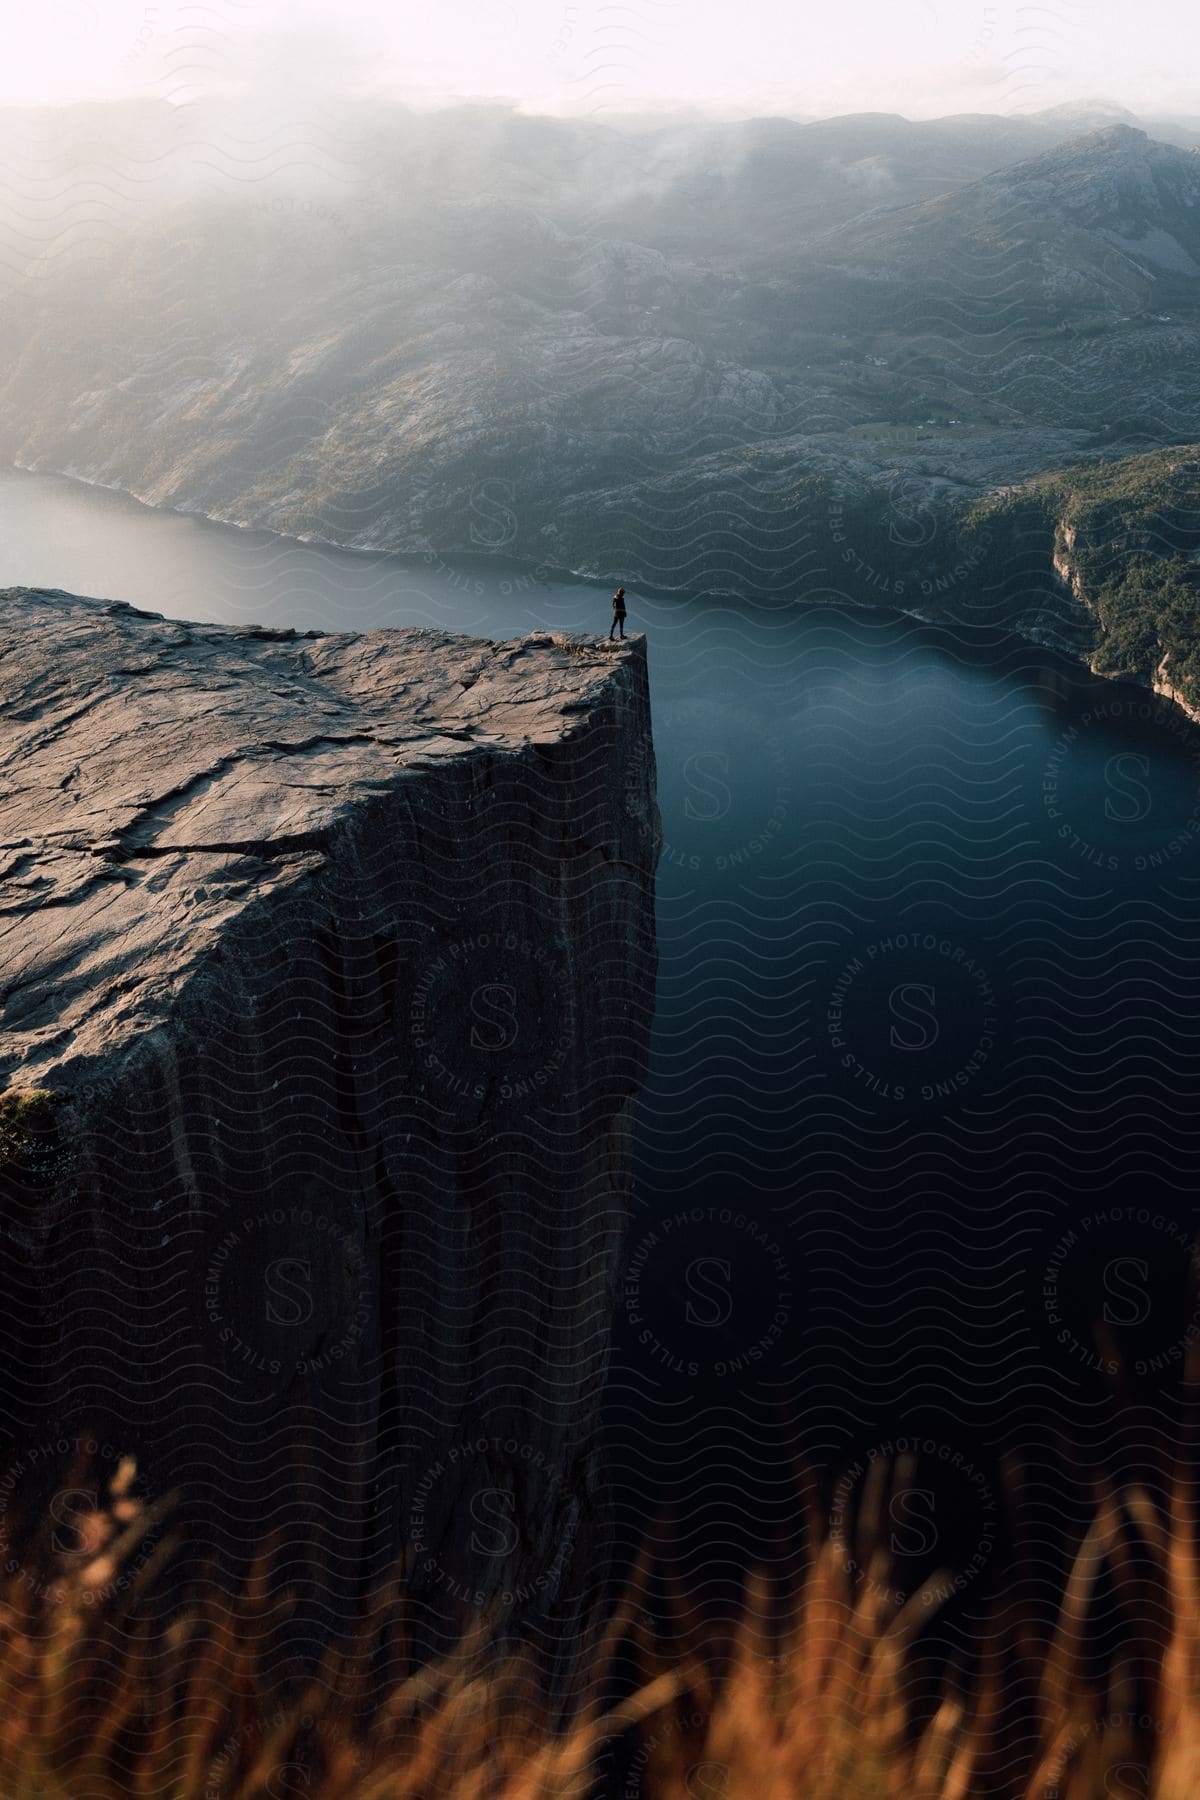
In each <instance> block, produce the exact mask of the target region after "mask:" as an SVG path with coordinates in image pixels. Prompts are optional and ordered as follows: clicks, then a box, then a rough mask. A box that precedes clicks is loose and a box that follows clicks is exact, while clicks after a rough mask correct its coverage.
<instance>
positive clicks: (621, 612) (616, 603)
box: [608, 588, 625, 638]
mask: <svg viewBox="0 0 1200 1800" xmlns="http://www.w3.org/2000/svg"><path fill="white" fill-rule="evenodd" d="M618 625H619V626H620V627H621V636H622V637H624V636H625V589H624V588H618V589H617V591H616V593H615V594H614V595H613V622H612V625H611V626H610V627H609V633H608V635H609V637H610V638H611V637H612V636H613V635H614V633H615V632H616V629H617V626H618Z"/></svg>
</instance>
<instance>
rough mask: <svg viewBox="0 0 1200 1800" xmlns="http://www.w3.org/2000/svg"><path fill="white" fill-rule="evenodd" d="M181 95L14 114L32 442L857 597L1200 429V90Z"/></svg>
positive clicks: (485, 541)
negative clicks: (867, 99) (1037, 496)
mask: <svg viewBox="0 0 1200 1800" xmlns="http://www.w3.org/2000/svg"><path fill="white" fill-rule="evenodd" d="M178 111H179V112H181V113H184V112H186V114H187V117H186V118H183V119H180V118H176V117H174V116H171V117H166V116H165V115H163V114H162V113H161V112H159V111H156V110H155V109H154V108H152V107H145V106H143V107H140V108H138V109H133V110H132V111H130V112H123V111H122V109H120V108H117V109H107V110H105V109H95V108H90V109H79V110H77V111H72V112H71V113H70V114H69V115H66V116H63V117H61V118H59V120H58V123H57V125H56V126H53V127H52V125H51V124H50V123H48V122H47V120H46V119H45V118H44V117H42V116H40V115H39V116H38V117H37V120H36V122H30V121H29V120H25V121H24V123H22V121H19V120H18V121H15V122H14V119H13V117H12V116H11V115H10V116H9V118H8V119H7V120H6V121H0V123H2V124H4V126H5V132H4V141H5V143H6V144H8V145H9V146H10V155H9V173H10V179H9V183H8V198H7V203H6V206H5V209H4V211H5V217H6V220H7V224H6V226H5V228H4V236H3V248H4V251H5V254H4V258H3V266H4V270H5V272H6V286H7V296H6V302H5V307H4V311H3V317H2V320H0V345H2V347H3V350H4V353H5V354H4V374H3V376H2V377H0V453H3V454H5V455H6V456H7V457H8V458H9V459H10V460H11V461H13V462H16V463H19V464H21V465H22V466H25V467H30V468H38V469H54V470H59V471H63V472H66V473H71V474H76V475H79V476H81V477H83V478H85V479H87V480H91V481H98V482H104V483H108V484H111V485H115V486H120V487H123V488H126V489H129V490H131V491H132V492H135V493H137V494H139V495H140V496H141V497H143V498H144V499H147V500H149V501H152V502H154V503H156V504H163V505H170V506H176V507H181V508H184V509H186V510H193V511H201V512H204V513H208V514H211V515H212V516H215V517H220V518H226V519H234V520H237V521H239V522H253V523H255V524H259V525H266V526H269V527H272V528H274V529H276V530H279V531H281V532H286V533H293V534H297V535H301V536H315V537H324V538H329V539H331V540H334V541H337V542H342V543H353V544H358V545H363V546H377V547H387V548H390V549H397V550H414V551H418V550H424V551H430V550H436V551H437V552H438V553H440V554H444V555H462V554H470V553H476V554H486V553H490V552H503V553H505V554H509V555H514V556H519V557H525V558H528V559H530V560H533V561H537V562H541V563H545V564H546V565H548V566H552V567H555V568H559V569H574V570H578V571H581V572H588V573H596V574H602V575H612V576H621V577H623V578H624V579H626V580H627V581H633V582H640V583H643V584H653V585H656V586H659V587H663V588H701V587H710V588H722V589H726V590H731V591H736V592H743V593H748V594H753V595H758V596H764V595H788V596H790V595H809V596H836V595H839V594H840V595H850V596H852V597H858V596H859V595H860V593H863V592H868V593H876V594H879V593H887V592H888V591H889V589H895V588H896V586H897V585H898V584H899V586H901V587H907V588H908V590H909V593H910V594H911V592H913V591H921V592H923V591H924V590H925V589H928V590H929V591H930V592H936V591H938V588H937V584H938V583H939V581H940V582H942V583H943V584H944V583H945V581H946V579H947V571H953V570H958V569H960V568H961V566H962V556H963V544H964V541H969V540H971V537H972V534H971V529H970V527H969V526H967V527H965V530H966V539H964V535H963V533H964V519H965V517H966V514H967V513H968V512H969V509H970V508H971V507H972V506H973V505H975V504H976V503H977V502H979V501H981V500H982V499H984V498H985V497H986V496H987V495H989V494H993V493H995V492H996V491H997V490H999V489H1004V488H1009V487H1012V486H1014V485H1016V484H1019V483H1022V482H1024V481H1027V480H1029V479H1030V478H1035V477H1039V476H1043V475H1046V474H1048V473H1050V472H1052V471H1056V470H1061V469H1063V468H1069V467H1072V466H1083V465H1092V464H1096V463H1107V462H1109V461H1111V460H1113V459H1114V458H1121V457H1130V456H1144V455H1145V454H1146V453H1147V452H1150V451H1152V450H1154V449H1156V448H1159V447H1162V446H1169V445H1181V444H1183V445H1186V444H1188V443H1190V442H1191V441H1192V440H1193V439H1195V438H1196V437H1197V436H1200V430H1198V428H1197V418H1198V416H1200V356H1198V355H1197V351H1198V350H1200V340H1198V330H1200V308H1198V306H1197V301H1198V299H1200V284H1198V278H1200V156H1198V155H1197V153H1196V148H1197V145H1200V137H1197V138H1194V139H1193V138H1192V137H1191V136H1190V135H1189V128H1188V127H1187V126H1184V125H1172V126H1162V127H1157V128H1156V130H1157V131H1162V132H1166V133H1167V134H1168V135H1170V136H1172V137H1174V139H1175V140H1176V141H1174V142H1166V141H1164V140H1163V138H1162V136H1160V135H1152V134H1151V132H1149V131H1147V130H1145V129H1143V128H1142V127H1141V126H1140V125H1138V124H1137V123H1135V122H1131V121H1130V118H1129V116H1127V115H1121V114H1118V115H1117V116H1116V117H1114V116H1113V113H1112V109H1106V108H1104V107H1095V108H1092V109H1090V110H1085V111H1084V112H1083V113H1080V112H1079V111H1078V110H1077V109H1068V110H1067V111H1066V113H1065V114H1064V113H1063V112H1062V111H1061V110H1056V111H1054V112H1051V113H1046V114H1035V115H1030V116H1026V117H1021V118H993V117H988V116H984V115H979V116H965V117H958V118H950V119H942V120H935V121H929V122H923V123H914V122H911V121H907V120H904V119H902V118H899V117H896V116H892V115H879V114H866V115H856V116H851V117H847V118H839V119H832V120H825V121H817V122H812V123H807V124H800V123H797V122H795V121H790V120H785V119H763V120H752V121H748V122H744V123H734V124H720V123H706V122H696V121H690V122H686V123H683V124H677V125H672V124H667V125H662V124H658V125H654V126H646V127H644V128H640V129H639V128H636V127H635V126H632V125H629V126H626V127H625V128H623V129H617V128H615V127H612V126H608V125H602V124H596V123H591V122H582V123H581V122H578V121H564V120H553V119H546V118H532V117H524V116H522V115H518V114H515V113H512V112H509V111H506V110H504V109H502V108H496V107H479V108H466V109H451V110H448V111H445V112H441V113H430V114H423V115H422V114H416V113H412V112H408V111H406V110H404V109H401V108H386V109H384V108H376V109H374V110H370V111H367V112H365V113H361V114H346V115H344V116H341V115H339V117H338V118H336V119H334V120H333V121H329V120H326V121H324V124H323V135H322V136H321V139H320V142H319V145H318V146H317V149H316V150H315V151H314V149H313V146H312V144H309V145H308V146H307V148H306V149H305V153H304V155H303V156H301V154H300V150H301V146H300V144H299V140H298V139H296V138H295V137H292V138H289V137H287V135H286V134H283V135H281V136H278V137H277V138H276V139H271V140H270V141H268V140H267V139H262V140H261V141H259V142H258V143H249V142H248V141H247V140H246V139H245V138H242V137H239V135H238V125H239V121H238V119H237V118H236V117H234V116H233V115H231V114H228V113H221V112H219V111H212V112H210V113H209V114H208V115H206V116H201V115H197V114H196V112H195V111H194V109H190V108H189V109H178ZM22 131H24V132H25V134H26V136H25V139H22V138H21V132H22ZM30 133H40V136H38V137H37V138H36V142H37V144H38V145H40V150H39V152H38V154H36V155H35V154H34V153H33V152H32V151H31V150H30V149H29V145H30V143H31V142H33V139H32V138H30V136H29V134H30ZM21 143H24V146H25V148H24V152H23V153H22V154H23V156H24V160H23V161H22V159H21V157H19V156H18V155H17V153H16V151H15V150H11V146H12V145H20V144H21ZM106 159H107V160H106ZM22 170H23V171H24V175H23V176H22V179H21V180H20V181H19V180H18V179H17V176H18V174H20V173H21V171H22ZM31 172H32V173H31ZM102 174H104V175H106V176H107V191H108V194H109V198H108V200H107V201H105V203H104V204H103V205H102V204H101V203H100V202H99V200H96V199H95V195H96V193H98V192H99V189H100V187H101V186H103V182H102V181H101V175H102ZM22 183H23V185H22ZM64 202H65V204H64ZM850 520H853V522H854V529H855V531H856V532H857V533H858V540H857V541H858V542H859V544H860V550H859V552H858V561H859V562H861V563H862V564H863V565H864V566H863V567H862V568H859V567H857V566H856V564H855V560H854V553H853V550H852V547H851V554H850V556H848V555H847V545H846V543H845V538H846V525H847V522H848V521H850ZM867 543H869V544H870V546H871V548H870V554H869V555H866V554H865V553H864V552H863V550H862V549H861V546H862V545H865V544H867ZM968 566H970V565H968ZM950 585H951V586H953V587H954V588H955V589H956V590H957V591H959V592H960V593H961V592H962V591H964V590H965V588H966V587H967V586H968V585H969V584H968V583H966V582H964V580H963V578H962V577H961V575H957V576H955V578H954V580H953V582H951V584H950Z"/></svg>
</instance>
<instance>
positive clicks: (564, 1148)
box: [0, 590, 658, 1639]
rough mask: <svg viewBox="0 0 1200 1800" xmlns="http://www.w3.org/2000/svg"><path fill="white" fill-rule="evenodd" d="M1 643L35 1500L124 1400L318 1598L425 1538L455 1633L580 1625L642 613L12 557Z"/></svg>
mask: <svg viewBox="0 0 1200 1800" xmlns="http://www.w3.org/2000/svg"><path fill="white" fill-rule="evenodd" d="M0 651H2V654H0V779H2V781H3V795H4V798H3V809H2V814H0V822H2V828H3V838H2V845H3V848H2V851H0V984H2V985H0V1009H2V1010H0V1026H2V1038H0V1080H2V1081H3V1082H4V1083H5V1084H6V1086H7V1093H6V1095H5V1096H4V1097H3V1099H2V1100H0V1182H2V1184H3V1190H4V1214H3V1233H4V1236H3V1270H2V1279H3V1286H4V1290H5V1304H4V1308H3V1317H4V1332H5V1336H6V1339H7V1341H6V1343H5V1345H4V1353H5V1363H6V1366H7V1367H8V1368H9V1369H10V1370H12V1371H13V1374H12V1376H11V1378H10V1380H9V1383H8V1392H7V1393H6V1394H5V1396H4V1402H5V1410H4V1415H3V1427H4V1431H5V1433H6V1435H7V1436H8V1437H9V1438H10V1440H11V1442H12V1444H13V1447H14V1449H15V1451H16V1453H17V1462H16V1464H15V1467H16V1469H17V1477H16V1480H15V1482H14V1483H10V1485H9V1488H8V1490H7V1492H8V1495H9V1498H8V1499H6V1500H5V1506H6V1507H7V1506H10V1505H11V1506H12V1507H13V1508H14V1509H16V1508H17V1507H19V1505H20V1504H21V1502H22V1483H23V1482H24V1483H25V1485H26V1486H28V1487H30V1488H32V1485H33V1484H35V1482H36V1480H37V1479H38V1477H37V1475H36V1469H37V1468H39V1467H40V1468H42V1469H44V1468H45V1467H46V1466H48V1465H52V1466H55V1467H57V1466H59V1464H60V1463H61V1461H62V1457H63V1452H64V1448H70V1447H71V1446H72V1445H73V1443H74V1440H75V1439H76V1438H79V1437H84V1438H87V1437H88V1435H89V1434H91V1435H92V1436H94V1439H95V1441H96V1442H97V1443H98V1445H99V1454H100V1456H101V1457H102V1458H103V1457H104V1456H106V1455H107V1456H111V1455H113V1454H115V1453H117V1452H118V1451H120V1450H124V1449H126V1448H128V1449H132V1450H133V1451H135V1452H136V1453H137V1454H138V1455H139V1458H140V1461H141V1464H142V1469H143V1474H144V1475H145V1477H146V1478H147V1480H148V1481H149V1482H150V1483H151V1484H152V1486H153V1487H154V1488H155V1489H156V1490H159V1491H162V1490H163V1489H165V1488H167V1487H177V1488H178V1489H179V1490H180V1491H181V1493H182V1495H183V1496H184V1504H185V1508H186V1511H187V1516H188V1519H189V1522H190V1530H191V1534H192V1544H193V1546H194V1548H195V1550H196V1551H197V1553H207V1552H208V1551H210V1550H213V1549H215V1550H216V1552H217V1554H218V1556H219V1558H220V1559H222V1561H223V1562H224V1563H225V1564H226V1566H228V1567H230V1568H231V1569H232V1567H233V1566H234V1565H235V1564H236V1561H237V1557H238V1555H239V1553H241V1552H243V1551H249V1550H250V1549H251V1548H252V1547H253V1546H254V1544H255V1542H256V1541H257V1540H258V1539H259V1538H260V1536H261V1535H262V1533H263V1532H264V1531H265V1530H266V1529H267V1528H268V1527H273V1528H277V1529H279V1530H280V1531H281V1532H282V1542H283V1546H284V1548H283V1553H282V1555H283V1562H284V1565H285V1567H286V1566H287V1565H288V1563H289V1558H290V1560H291V1565H292V1566H291V1567H287V1568H286V1572H287V1573H288V1574H289V1576H290V1577H291V1578H292V1579H293V1580H296V1581H298V1582H299V1583H300V1585H301V1587H302V1588H303V1590H304V1591H305V1592H306V1593H307V1594H308V1595H309V1597H310V1600H311V1602H312V1607H313V1609H314V1610H313V1616H314V1617H315V1618H316V1619H317V1620H318V1621H319V1622H320V1623H321V1624H322V1628H324V1627H326V1626H328V1627H336V1626H337V1625H339V1624H340V1623H341V1622H342V1621H343V1620H344V1619H345V1618H346V1617H347V1616H348V1608H349V1607H350V1606H351V1604H352V1603H353V1601H354V1600H355V1598H356V1596H357V1595H358V1594H359V1593H360V1592H361V1588H362V1585H363V1584H364V1582H366V1581H369V1580H370V1579H372V1578H373V1577H374V1576H376V1575H378V1574H379V1573H380V1572H381V1571H382V1570H383V1569H384V1568H386V1567H387V1566H388V1565H389V1564H390V1563H391V1562H392V1561H393V1560H394V1559H395V1558H396V1557H397V1556H398V1555H399V1554H400V1553H401V1552H402V1551H405V1552H406V1553H407V1554H408V1556H409V1558H410V1560H411V1564H412V1567H413V1571H414V1576H413V1578H414V1582H415V1584H416V1588H417V1591H418V1592H419V1593H420V1594H421V1595H422V1596H423V1599H424V1605H425V1609H426V1615H427V1619H428V1621H430V1622H431V1623H430V1627H429V1629H430V1631H431V1633H433V1634H434V1635H436V1634H437V1633H439V1632H440V1631H442V1630H445V1631H448V1630H449V1629H450V1621H451V1619H452V1618H454V1617H455V1616H456V1615H457V1614H458V1613H459V1612H460V1611H461V1610H462V1608H463V1607H464V1606H470V1605H475V1604H478V1603H479V1602H481V1601H483V1602H491V1601H497V1600H498V1604H499V1606H500V1607H501V1609H502V1610H507V1611H511V1612H513V1613H515V1615H516V1616H518V1617H519V1618H520V1619H522V1620H524V1621H525V1622H527V1623H532V1624H533V1625H534V1626H535V1628H536V1629H539V1630H541V1631H543V1632H544V1633H546V1634H549V1635H552V1636H554V1637H555V1638H556V1639H558V1638H560V1637H561V1636H562V1635H563V1634H566V1635H567V1636H569V1635H570V1634H571V1633H572V1632H573V1631H574V1629H575V1625H576V1622H577V1621H578V1618H579V1617H580V1615H581V1612H582V1609H583V1608H584V1606H585V1604H586V1601H587V1597H588V1587H589V1582H590V1581H592V1580H593V1579H594V1576H595V1573H596V1570H597V1568H598V1566H599V1561H600V1558H599V1552H600V1551H601V1549H602V1537H603V1532H602V1528H601V1519H602V1515H603V1488H604V1483H603V1480H602V1476H601V1471H600V1469H599V1467H598V1462H597V1452H596V1443H595V1428H596V1412H597V1404H598V1397H599V1391H600V1386H601V1382H602V1377H603V1373H604V1368H605V1360H606V1354H607V1343H608V1329H609V1316H610V1311H611V1305H612V1295H613V1288H614V1283H615V1279H616V1265H617V1259H618V1255H619V1250H620V1245H621V1240H622V1234H623V1228H624V1222H625V1213H626V1190H627V1184H628V1180H629V1134H630V1119H631V1110H632V1107H633V1104H634V1100H635V1096H636V1093H637V1089H638V1084H639V1080H640V1078H641V1075H642V1072H643V1068H644V1062H645V1056H646V1049H647V1042H648V1035H649V1026H650V1018H651V1008H652V996H653V979H654V964H655V949H654V932H653V872H654V864H655V860H656V855H657V847H658V818H657V811H656V806H655V799H654V763H653V752H652V747H651V739H650V721H649V708H648V699H647V684H646V665H645V650H644V643H643V642H642V641H640V640H637V639H632V640H631V641H630V643H629V645H628V646H627V647H620V648H618V647H613V648H611V649H610V648H608V647H606V646H603V645H602V646H596V647H587V646H582V645H579V644H576V643H573V642H572V641H570V640H565V639H554V638H551V637H549V636H534V637H531V638H526V639H524V640H521V641H519V642H514V643H491V642H482V641H476V640H468V639H462V638H455V637H452V636H449V635H447V634H444V633H441V632H437V631H429V630H407V631H380V632H371V633H368V634H365V635H362V636H352V635H328V636H322V635H319V634H307V635H303V636H295V635H294V634H290V633H278V632H267V631H260V630H257V629H256V628H249V629H247V630H242V631H228V630H224V629H220V628H217V627H212V626H203V625H194V624H186V623H180V622H176V621H171V620H166V619H163V618H159V617H157V616H154V615H147V614H143V613H138V612H135V611H134V610H133V609H132V608H129V607H127V606H122V605H120V604H119V603H116V604H114V603H102V602H97V601H90V600H80V599H77V598H73V597H71V596H68V595H64V594H60V593H47V592H38V591H28V590H11V591H9V592H7V593H3V594H0ZM56 1447H57V1448H56ZM31 1456H32V1461H31V1460H30V1458H31ZM39 1459H40V1460H39ZM26 1476H27V1477H28V1479H27V1480H26Z"/></svg>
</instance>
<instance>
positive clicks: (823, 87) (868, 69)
mask: <svg viewBox="0 0 1200 1800" xmlns="http://www.w3.org/2000/svg"><path fill="white" fill-rule="evenodd" d="M0 5H2V6H3V14H2V16H3V19H4V43H3V48H4V55H3V57H2V58H0V100H5V101H17V102H21V103H26V102H40V101H61V100H67V99H77V98H88V97H92V98H108V97H112V96H116V95H129V94H147V95H159V96H166V97H168V98H175V99H178V100H186V99H191V98H195V97H198V96H200V95H201V94H205V93H211V92H213V91H228V90H230V89H234V90H239V91H245V90H246V88H247V87H248V86H255V85H259V84H266V85H270V86H273V87H275V88H276V89H278V87H279V86H280V85H283V86H284V87H285V88H286V89H287V90H288V91H289V92H292V93H300V94H301V95H304V94H305V93H307V94H309V95H317V94H319V93H321V92H324V91H336V90H345V89H347V88H349V89H351V90H360V91H383V92H387V93H392V94H395V95H398V96H400V97H403V98H406V99H430V100H432V99H443V98H448V97H459V98H468V97H469V98H482V97H489V98H503V99H512V100H517V101H519V102H521V103H522V104H524V105H525V106H527V107H529V108H530V109H531V110H538V111H555V112H578V113H590V114H593V115H595V114H600V115H608V114H613V113H617V112H620V111H624V110H639V109H642V110H644V109H647V108H656V107H660V106H671V107H675V106H681V105H682V106H700V107H706V108H713V107H715V108H717V109H719V110H721V111H723V112H725V113H730V114H754V113H763V112H779V113H790V114H795V115H804V114H816V115H824V114H829V113H834V112H847V111H859V110H868V109H869V110H885V111H894V112H904V113H907V114H908V115H909V116H912V117H927V116H930V115H933V114H936V113H942V112H959V111H974V112H1020V111H1028V110H1031V109H1033V108H1035V107H1041V106H1049V105H1055V104H1057V103H1059V102H1060V101H1067V100H1075V99H1079V98H1083V97H1093V96H1103V97H1108V98H1112V99H1115V100H1119V101H1120V102H1122V103H1123V104H1125V105H1127V106H1129V107H1130V108H1131V109H1133V110H1134V111H1139V112H1143V113H1154V112H1168V111H1169V112H1175V113H1186V114H1189V115H1191V114H1200V92H1198V91H1197V90H1198V89H1200V74H1198V71H1200V6H1198V5H1197V3H1196V0H1047V3H1046V4H1040V5H1039V4H1016V0H996V3H995V4H987V3H985V0H825V4H821V5H814V4H812V3H811V0H578V3H577V4H572V3H571V0H440V3H439V0H431V3H430V4H427V5H419V4H416V3H415V0H386V3H385V0H340V3H339V4H333V3H332V0H159V4H157V5H148V4H146V3H145V0H0Z"/></svg>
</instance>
